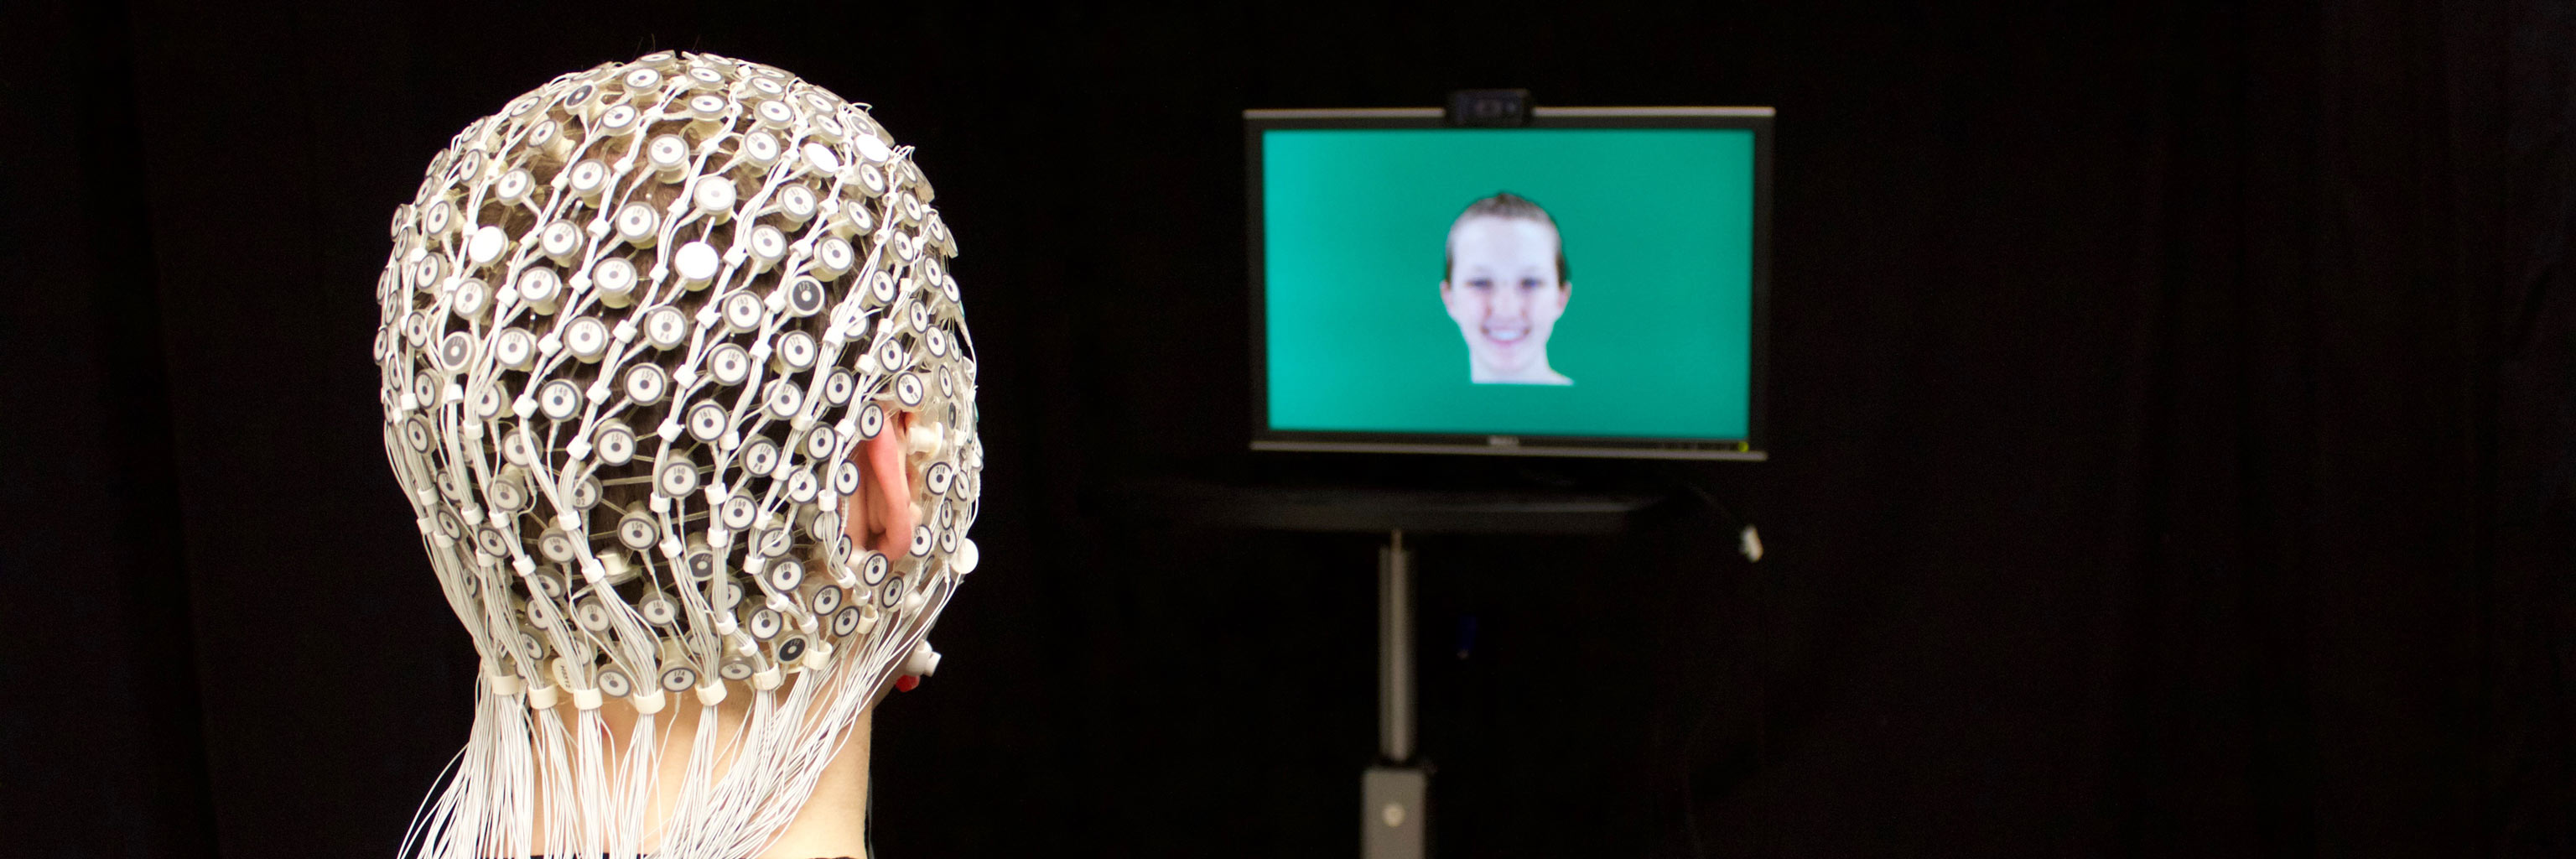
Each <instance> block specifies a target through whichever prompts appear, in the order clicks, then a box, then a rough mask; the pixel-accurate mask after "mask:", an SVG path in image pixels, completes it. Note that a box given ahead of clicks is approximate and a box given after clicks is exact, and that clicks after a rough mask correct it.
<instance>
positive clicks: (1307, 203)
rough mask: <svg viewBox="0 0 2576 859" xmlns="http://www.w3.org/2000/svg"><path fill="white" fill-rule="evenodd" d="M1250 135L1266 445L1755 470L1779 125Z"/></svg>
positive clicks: (1538, 119) (1251, 115)
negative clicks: (1774, 142) (1717, 462)
mask: <svg viewBox="0 0 2576 859" xmlns="http://www.w3.org/2000/svg"><path fill="white" fill-rule="evenodd" d="M1243 119H1244V146H1245V152H1246V157H1247V161H1248V167H1249V170H1248V174H1249V184H1250V188H1249V192H1250V193H1249V197H1250V199H1251V218H1250V222H1251V224H1250V226H1251V236H1250V238H1251V245H1250V247H1251V281H1252V290H1253V294H1252V311H1253V320H1252V343H1253V347H1252V367H1253V386H1254V387H1253V392H1254V396H1253V398H1252V399H1253V435H1252V438H1253V440H1252V447H1253V448H1254V449H1255V450H1273V451H1283V450H1294V451H1357V452H1378V453H1445V454H1504V455H1523V456H1586V457H1634V458H1668V459H1736V460H1760V459H1763V458H1765V456H1766V454H1765V452H1764V449H1763V442H1764V437H1763V434H1762V417H1763V363H1764V358H1763V329H1764V327H1765V325H1764V310H1765V303H1766V299H1767V294H1768V291H1769V290H1768V286H1769V284H1768V280H1769V268H1770V266H1769V237H1770V209H1771V204H1770V197H1771V194H1770V173H1771V171H1770V163H1771V120H1772V111H1771V109H1770V108H1767V107H1649V108H1625V107H1614V108H1546V107H1540V108H1534V109H1532V110H1531V111H1530V118H1529V122H1528V124H1527V125H1526V126H1523V127H1513V128H1474V127H1452V126H1449V125H1447V124H1446V123H1444V121H1443V117H1442V112H1441V110H1440V109H1439V108H1418V109H1417V108H1393V109H1358V110H1247V111H1244V114H1243Z"/></svg>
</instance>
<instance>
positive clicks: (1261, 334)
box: [1243, 107, 1774, 462]
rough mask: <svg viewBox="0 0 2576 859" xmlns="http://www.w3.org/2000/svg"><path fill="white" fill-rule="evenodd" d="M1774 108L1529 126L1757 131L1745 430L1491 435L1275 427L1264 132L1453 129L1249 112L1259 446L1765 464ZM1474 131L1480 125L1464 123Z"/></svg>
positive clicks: (1417, 116) (1598, 112)
mask: <svg viewBox="0 0 2576 859" xmlns="http://www.w3.org/2000/svg"><path fill="white" fill-rule="evenodd" d="M1773 116H1774V111H1773V110H1772V109H1771V108H1769V107H1534V108H1531V109H1530V121H1529V123H1528V125H1526V126H1523V127H1526V128H1715V129H1741V130H1747V131H1751V132H1753V248H1752V251H1753V260H1752V263H1753V266H1752V267H1753V271H1752V284H1751V286H1752V305H1753V306H1752V307H1751V318H1750V320H1749V322H1750V329H1751V330H1750V336H1749V337H1748V340H1749V342H1748V343H1747V348H1748V350H1749V353H1750V354H1748V355H1747V356H1746V357H1747V364H1748V372H1749V374H1750V378H1749V379H1748V380H1747V382H1748V384H1747V386H1746V397H1745V421H1744V437H1743V438H1740V439H1715V438H1708V439H1700V438H1671V437H1662V438H1643V437H1635V436H1557V435H1487V434H1454V433H1389V432H1351V431H1339V430H1281V429H1273V428H1272V427H1271V425H1270V365H1269V351H1270V350H1269V345H1270V344H1269V339H1270V327H1269V319H1268V309H1269V308H1268V303H1267V302H1268V278H1267V271H1268V268H1269V265H1268V262H1269V259H1268V254H1269V247H1268V242H1267V238H1268V237H1267V235H1266V231H1265V225H1264V216H1263V212H1262V203H1263V200H1262V175H1261V170H1262V149H1261V144H1262V139H1261V135H1262V132H1265V131H1272V130H1297V129H1350V130H1360V129H1388V128H1395V129H1443V128H1453V127H1455V126H1451V125H1449V124H1448V123H1447V122H1446V121H1445V120H1444V118H1443V114H1442V111H1441V109H1440V108H1436V107H1426V108H1415V107H1398V108H1329V109H1315V110H1306V109H1298V110H1246V111H1244V112H1243V140H1244V144H1243V145H1244V176H1245V180H1244V195H1245V197H1246V202H1247V207H1248V208H1247V212H1248V214H1247V216H1246V217H1245V218H1244V221H1245V224H1246V225H1247V226H1246V230H1247V235H1246V240H1247V245H1246V251H1247V253H1246V256H1247V257H1248V258H1249V260H1250V273H1249V276H1250V282H1251V286H1252V301H1251V305H1252V337H1251V340H1252V449H1253V450H1256V451H1324V452H1348V453H1392V454H1443V455H1486V456H1551V457H1589V458H1615V459H1696V460H1735V461H1749V462H1759V461H1763V460H1766V459H1769V458H1770V454H1769V452H1768V451H1767V449H1766V447H1765V444H1764V442H1765V440H1766V439H1767V438H1768V437H1767V436H1766V435H1765V433H1764V422H1765V419H1766V417H1767V412H1768V409H1767V408H1766V402H1765V400H1766V395H1767V388H1768V387H1769V376H1770V373H1769V369H1770V368H1769V363H1770V356H1769V348H1768V347H1769V343H1768V341H1769V338H1770V327H1771V326H1770V303H1771V121H1772V119H1773ZM1461 130H1476V129H1461Z"/></svg>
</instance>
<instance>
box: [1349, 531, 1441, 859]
mask: <svg viewBox="0 0 2576 859" xmlns="http://www.w3.org/2000/svg"><path fill="white" fill-rule="evenodd" d="M1412 567H1413V553H1412V552H1411V551H1410V550H1407V549H1406V548H1404V530H1403V529H1401V528H1399V529H1394V530H1392V531H1390V532H1388V534H1387V544H1386V545H1385V546H1382V547H1379V549H1378V550H1377V751H1378V757H1379V758H1380V760H1379V765H1378V766H1374V767H1370V768H1369V770H1368V772H1366V773H1365V774H1363V775H1362V776H1361V777H1360V856H1361V857H1362V859H1423V857H1425V856H1427V855H1429V854H1428V853H1427V852H1426V851H1425V850H1424V844H1423V842H1424V837H1423V836H1424V834H1425V833H1426V832H1427V831H1428V828H1429V824H1430V821H1429V820H1428V817H1429V815H1428V814H1427V813H1426V812H1427V809H1426V808H1425V807H1424V804H1423V800H1424V799H1426V798H1427V797H1428V796H1429V793H1430V790H1429V788H1430V780H1431V779H1430V770H1429V768H1427V767H1424V766H1421V765H1419V763H1418V762H1417V761H1415V760H1414V755H1413V726H1414V721H1413V570H1412Z"/></svg>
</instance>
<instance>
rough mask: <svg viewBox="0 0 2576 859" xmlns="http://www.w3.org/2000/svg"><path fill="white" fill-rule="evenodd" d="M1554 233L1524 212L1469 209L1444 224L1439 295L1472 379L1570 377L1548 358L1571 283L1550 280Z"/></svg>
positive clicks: (1551, 380)
mask: <svg viewBox="0 0 2576 859" xmlns="http://www.w3.org/2000/svg"><path fill="white" fill-rule="evenodd" d="M1558 241H1559V239H1558V237H1557V231H1556V228H1555V227H1552V226H1550V225H1548V224H1547V223H1545V222H1543V221H1537V220H1531V219H1527V218H1500V217H1472V218H1468V219H1466V220H1463V221H1460V222H1458V224H1457V225H1456V226H1455V227H1454V228H1453V229H1452V230H1451V231H1450V235H1449V258H1450V270H1449V279H1448V280H1445V281H1442V282H1441V283H1440V301H1441V303H1442V304H1445V305H1447V306H1448V308H1449V318H1450V319H1453V320H1456V321H1457V323H1458V333H1459V335H1460V336H1462V337H1464V338H1466V340H1467V362H1468V372H1469V377H1470V379H1471V380H1472V381H1474V382H1476V383H1477V384H1539V385H1566V384H1572V383H1573V380H1571V379H1568V378H1566V377H1565V376H1564V375H1562V374H1559V373H1558V372H1556V370H1555V369H1554V368H1552V367H1550V366H1548V362H1547V338H1548V335H1549V334H1550V333H1552V332H1554V331H1555V330H1556V320H1557V317H1559V316H1562V315H1564V314H1565V305H1566V301H1567V299H1568V298H1570V297H1571V296H1572V287H1573V284H1571V283H1559V282H1558V281H1557V274H1556V260H1557V243H1558Z"/></svg>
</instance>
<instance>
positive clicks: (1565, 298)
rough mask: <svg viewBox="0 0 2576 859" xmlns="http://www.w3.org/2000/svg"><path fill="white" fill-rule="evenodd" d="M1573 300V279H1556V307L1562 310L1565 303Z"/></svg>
mask: <svg viewBox="0 0 2576 859" xmlns="http://www.w3.org/2000/svg"><path fill="white" fill-rule="evenodd" d="M1573 300H1574V281H1570V280H1566V281H1558V282H1557V284H1556V309H1558V310H1564V309H1565V303H1566V302H1569V301H1573Z"/></svg>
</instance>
